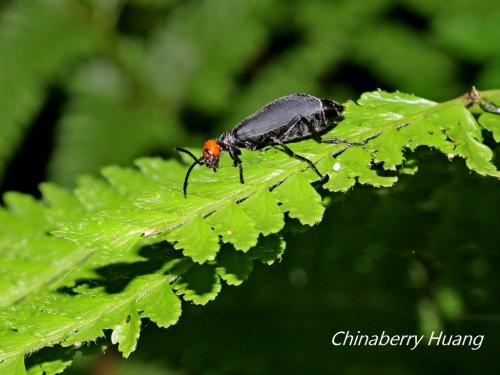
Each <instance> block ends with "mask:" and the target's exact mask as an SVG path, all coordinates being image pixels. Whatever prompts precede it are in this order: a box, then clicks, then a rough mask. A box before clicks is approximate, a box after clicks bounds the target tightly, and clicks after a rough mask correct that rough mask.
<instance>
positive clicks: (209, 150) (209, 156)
mask: <svg viewBox="0 0 500 375" xmlns="http://www.w3.org/2000/svg"><path fill="white" fill-rule="evenodd" d="M220 152H221V148H220V146H219V144H218V143H217V141H216V140H215V139H209V140H208V141H206V142H205V144H204V145H203V162H204V163H205V165H206V166H207V167H209V168H212V169H213V170H214V172H215V171H216V170H217V168H218V167H219V157H220Z"/></svg>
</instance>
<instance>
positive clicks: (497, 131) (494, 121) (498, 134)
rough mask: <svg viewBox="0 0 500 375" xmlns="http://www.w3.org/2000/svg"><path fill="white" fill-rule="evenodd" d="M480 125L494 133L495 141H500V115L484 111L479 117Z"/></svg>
mask: <svg viewBox="0 0 500 375" xmlns="http://www.w3.org/2000/svg"><path fill="white" fill-rule="evenodd" d="M479 125H481V126H482V127H483V128H484V129H486V130H488V131H490V132H492V133H493V138H494V139H495V142H497V143H499V142H500V116H498V115H496V114H493V113H483V114H482V115H481V116H480V117H479Z"/></svg>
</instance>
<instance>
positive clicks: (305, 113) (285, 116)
mask: <svg viewBox="0 0 500 375" xmlns="http://www.w3.org/2000/svg"><path fill="white" fill-rule="evenodd" d="M321 113H322V104H321V100H320V99H318V98H316V97H315V96H312V95H307V94H293V95H288V96H285V97H282V98H279V99H276V100H274V101H272V102H271V103H269V104H268V105H266V106H265V107H263V108H261V109H259V110H258V111H257V112H255V113H254V114H253V115H250V116H249V117H247V118H246V119H244V120H243V121H241V122H240V123H239V124H238V125H236V127H235V128H234V130H233V134H234V135H235V136H236V138H238V139H240V140H253V139H256V138H258V137H260V136H262V135H265V134H269V133H271V132H275V131H278V132H281V131H280V130H281V129H280V128H283V127H285V126H287V125H288V124H289V123H290V122H291V121H293V120H294V119H297V118H298V117H302V118H307V119H312V118H313V117H314V116H315V115H316V116H317V115H318V114H321ZM322 122H324V121H322Z"/></svg>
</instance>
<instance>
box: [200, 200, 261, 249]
mask: <svg viewBox="0 0 500 375" xmlns="http://www.w3.org/2000/svg"><path fill="white" fill-rule="evenodd" d="M207 222H208V223H209V224H210V225H212V227H213V228H214V229H215V231H216V232H217V233H218V234H220V235H221V236H222V241H224V242H228V243H232V244H233V246H234V247H235V248H236V249H238V250H242V251H248V249H250V248H251V247H252V246H255V244H256V243H257V238H258V237H259V232H258V231H257V229H256V228H255V222H254V220H252V219H251V218H250V217H249V216H248V215H247V214H246V212H245V211H244V210H243V209H242V208H241V207H240V206H239V205H230V206H226V207H224V208H222V209H220V210H218V211H217V212H215V213H214V214H213V215H210V216H209V217H208V218H207Z"/></svg>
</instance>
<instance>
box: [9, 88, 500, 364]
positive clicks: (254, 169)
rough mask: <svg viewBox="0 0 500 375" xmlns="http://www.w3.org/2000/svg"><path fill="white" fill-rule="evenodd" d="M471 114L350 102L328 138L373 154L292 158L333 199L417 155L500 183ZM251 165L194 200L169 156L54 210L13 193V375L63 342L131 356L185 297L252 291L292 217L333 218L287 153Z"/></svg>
mask: <svg viewBox="0 0 500 375" xmlns="http://www.w3.org/2000/svg"><path fill="white" fill-rule="evenodd" d="M494 95H498V93H497V92H485V93H483V96H485V97H491V98H493V97H494ZM466 104H469V103H468V102H467V99H466V98H465V97H461V98H458V99H455V100H452V101H449V102H444V103H436V102H432V101H429V100H425V99H422V98H418V97H415V96H412V95H407V94H403V93H399V92H398V93H387V92H383V91H376V92H371V93H366V94H364V95H362V97H361V98H360V100H359V101H358V102H357V103H354V102H351V103H347V105H346V111H345V118H344V120H343V121H342V122H341V123H340V124H339V125H338V126H337V127H335V128H334V129H333V130H331V131H330V132H328V134H326V135H325V137H336V138H342V139H346V140H350V141H354V142H362V141H366V143H365V145H364V146H352V147H347V146H345V145H331V144H318V143H316V142H315V141H313V140H307V141H303V142H299V143H294V144H291V145H290V147H292V148H293V149H294V151H296V152H298V153H301V154H302V155H305V156H307V157H308V158H310V159H311V160H312V161H313V162H315V163H317V166H318V168H319V169H320V171H321V172H322V173H327V174H329V176H330V180H329V182H327V183H326V184H325V185H324V188H325V189H328V190H331V191H346V190H348V189H350V188H351V187H352V186H354V185H355V184H356V183H360V184H368V185H373V186H376V187H377V186H391V185H392V184H394V183H395V182H396V181H397V170H398V168H401V166H402V165H403V164H404V162H405V154H404V151H405V150H414V149H416V148H418V147H430V148H433V149H436V150H438V151H440V152H442V153H444V154H445V155H446V156H447V157H448V158H453V157H461V158H463V159H465V163H466V165H467V166H468V168H469V169H471V170H473V171H475V172H477V173H479V174H482V175H488V176H493V177H497V178H498V177H500V173H499V172H498V170H497V169H496V167H495V166H494V164H493V163H492V162H491V160H492V151H491V150H490V149H489V148H488V147H487V146H486V145H485V144H483V143H482V131H483V129H488V130H493V131H494V132H496V131H497V130H498V128H499V123H500V116H498V117H491V116H487V115H486V114H482V115H481V117H480V118H479V119H480V121H479V123H478V122H477V121H476V118H475V117H474V116H473V115H472V113H471V112H470V111H469V110H468V109H467V108H466V107H465V105H466ZM483 116H486V117H483ZM481 125H482V126H483V127H484V128H481ZM495 134H496V133H495ZM332 154H333V155H334V157H332ZM242 159H243V160H244V162H245V173H246V181H247V183H246V184H244V185H242V184H240V183H239V180H238V174H237V170H236V169H235V168H234V167H232V165H231V161H230V160H229V157H227V156H226V157H224V158H223V160H222V163H221V168H220V170H219V171H218V172H217V173H216V174H215V173H212V172H210V171H208V170H206V169H205V168H198V169H196V170H195V171H194V172H193V178H192V181H191V184H190V191H189V195H188V198H187V199H185V198H184V196H183V192H182V181H183V178H184V173H185V166H184V165H182V164H180V163H178V162H175V161H164V160H161V159H158V158H144V159H139V160H138V161H137V162H136V165H137V167H138V169H127V168H118V167H108V168H105V169H104V170H103V175H104V177H105V179H106V180H100V179H96V178H91V177H85V178H82V179H81V180H80V181H79V184H78V187H77V188H76V189H75V191H74V194H71V193H68V192H65V191H64V190H61V189H60V188H57V187H56V186H54V185H50V184H49V185H47V184H46V185H42V187H41V189H42V192H43V200H42V201H41V202H38V201H36V200H34V199H32V198H30V197H28V196H25V195H20V194H17V193H9V194H8V195H6V196H5V201H6V203H7V206H8V208H7V209H3V210H2V211H0V220H1V222H0V223H1V224H2V225H0V241H1V243H2V244H6V245H5V246H4V247H2V254H1V256H2V257H4V262H5V263H6V264H9V267H10V269H9V271H11V272H9V273H8V274H7V275H6V277H4V279H2V286H3V290H4V291H5V292H4V293H5V294H4V295H2V299H1V300H0V301H2V305H3V308H2V310H1V311H2V312H1V314H0V319H1V320H0V345H1V346H0V369H2V370H4V371H7V370H8V371H17V372H12V373H14V374H16V373H18V374H22V373H24V365H23V363H22V359H23V357H24V356H25V355H29V354H30V353H33V352H34V351H37V350H40V349H41V348H43V347H48V346H54V345H60V346H61V347H67V348H70V349H69V350H72V351H77V350H79V348H80V347H81V343H83V342H86V343H88V342H92V341H94V340H96V339H97V338H99V337H102V336H104V331H106V330H111V332H112V333H111V342H112V343H114V344H118V349H119V350H120V351H121V352H122V353H123V355H124V356H125V357H127V356H128V355H129V354H130V353H131V352H132V351H133V350H134V349H135V347H136V345H137V339H138V337H139V333H140V325H141V318H142V317H148V318H149V319H151V320H152V321H154V322H155V323H156V324H157V325H159V326H162V327H168V326H170V325H172V324H175V322H176V321H177V320H178V319H179V316H180V313H181V303H180V299H179V296H181V297H182V298H183V299H184V300H185V301H189V302H192V303H195V304H206V303H208V302H209V301H211V300H213V299H214V298H215V297H216V296H217V295H218V293H219V292H220V291H221V286H222V280H223V281H225V282H226V283H227V284H229V285H238V284H240V283H241V282H243V281H244V280H245V279H246V278H247V277H248V276H249V274H250V272H251V270H252V267H253V263H254V261H255V260H259V261H262V262H264V263H267V264H271V263H272V262H273V261H275V260H276V259H279V258H280V257H281V255H282V254H283V250H284V243H283V240H282V239H281V238H280V236H279V232H280V231H281V230H282V228H283V226H284V215H285V214H288V216H290V217H293V218H296V219H297V220H298V221H299V222H300V223H302V224H304V225H309V226H311V225H314V224H316V223H318V222H319V221H321V219H322V216H323V212H324V210H325V207H324V205H323V203H322V199H321V196H320V194H319V193H318V192H317V190H316V189H314V188H313V187H312V186H311V183H313V182H315V181H316V180H317V176H316V175H315V174H314V173H313V172H312V171H311V170H310V168H309V167H308V166H307V165H304V163H302V162H300V161H298V160H296V159H291V158H289V157H288V156H287V155H286V154H285V153H283V152H281V151H279V150H277V149H275V148H271V149H268V150H265V151H263V152H251V151H246V150H244V151H243V154H242ZM373 164H376V165H381V166H382V168H381V169H378V170H377V169H375V168H373ZM323 192H325V191H324V190H323ZM221 246H222V249H221ZM48 251H50V252H51V253H50V256H47V252H48ZM41 252H43V253H42V254H41ZM15 272H22V277H23V278H22V279H19V278H17V279H16V278H15V277H14V276H15V275H16V274H15ZM35 292H36V293H35ZM66 350H68V349H66ZM63 365H67V362H64V363H61V366H63ZM2 366H3V367H2Z"/></svg>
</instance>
